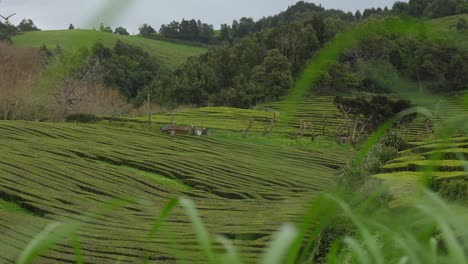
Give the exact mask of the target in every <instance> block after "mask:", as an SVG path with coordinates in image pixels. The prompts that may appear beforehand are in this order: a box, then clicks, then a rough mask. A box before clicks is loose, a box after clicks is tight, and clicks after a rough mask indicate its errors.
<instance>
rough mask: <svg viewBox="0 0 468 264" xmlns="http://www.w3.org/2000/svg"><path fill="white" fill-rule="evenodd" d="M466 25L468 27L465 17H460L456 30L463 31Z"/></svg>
mask: <svg viewBox="0 0 468 264" xmlns="http://www.w3.org/2000/svg"><path fill="white" fill-rule="evenodd" d="M467 27H468V26H467V22H466V19H464V18H460V19H459V20H458V23H457V30H458V31H459V32H464V31H465V30H466V28H467Z"/></svg>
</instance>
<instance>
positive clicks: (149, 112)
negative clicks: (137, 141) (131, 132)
mask: <svg viewBox="0 0 468 264" xmlns="http://www.w3.org/2000/svg"><path fill="white" fill-rule="evenodd" d="M151 123H153V120H152V113H151V96H150V94H149V93H148V125H151Z"/></svg>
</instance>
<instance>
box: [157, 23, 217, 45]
mask: <svg viewBox="0 0 468 264" xmlns="http://www.w3.org/2000/svg"><path fill="white" fill-rule="evenodd" d="M159 34H160V35H162V36H163V37H165V38H169V39H171V38H173V39H182V40H186V41H195V42H201V43H212V42H213V41H214V40H215V36H214V35H215V32H214V29H213V25H209V24H206V23H202V22H201V21H200V20H198V21H197V20H195V19H191V20H185V19H182V21H181V22H177V21H172V22H171V23H169V24H168V25H165V24H163V25H162V26H161V29H160V30H159Z"/></svg>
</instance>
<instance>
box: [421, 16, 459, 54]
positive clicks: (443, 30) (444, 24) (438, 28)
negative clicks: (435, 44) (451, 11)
mask: <svg viewBox="0 0 468 264" xmlns="http://www.w3.org/2000/svg"><path fill="white" fill-rule="evenodd" d="M460 18H464V19H466V20H468V14H462V15H456V16H449V17H443V18H439V19H433V20H429V21H427V22H426V23H427V25H428V26H429V27H431V28H432V29H433V30H434V31H435V32H434V33H433V34H432V35H433V36H434V37H436V38H443V40H444V41H453V42H454V43H458V45H459V46H461V47H463V48H465V49H468V34H466V33H459V32H458V31H457V23H458V20H459V19H460ZM453 33H459V34H453Z"/></svg>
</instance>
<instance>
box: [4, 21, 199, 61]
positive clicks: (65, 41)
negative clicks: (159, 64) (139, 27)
mask: <svg viewBox="0 0 468 264" xmlns="http://www.w3.org/2000/svg"><path fill="white" fill-rule="evenodd" d="M119 39H120V40H122V41H125V42H126V43H128V44H132V45H135V46H139V47H141V48H143V49H144V50H146V51H147V52H149V53H150V54H151V55H153V56H155V57H157V58H160V59H161V60H162V61H163V62H165V63H167V65H169V66H176V65H178V64H181V63H183V62H185V60H186V59H187V58H188V57H191V56H197V55H200V54H202V53H204V52H205V51H206V49H205V48H201V47H194V46H188V45H180V44H174V43H170V42H166V41H160V40H151V39H147V38H143V37H138V36H118V35H115V34H111V33H103V32H99V31H94V30H51V31H35V32H28V33H25V34H21V35H18V36H15V37H14V38H13V42H14V43H15V44H16V45H18V46H22V47H41V46H42V45H44V44H45V45H46V46H47V47H48V48H50V49H53V48H55V47H56V46H57V45H60V46H61V47H62V48H64V49H76V48H80V47H83V46H85V47H90V46H92V45H93V44H94V43H96V42H102V43H103V44H104V45H106V46H112V45H114V44H115V42H116V41H117V40H119Z"/></svg>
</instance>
